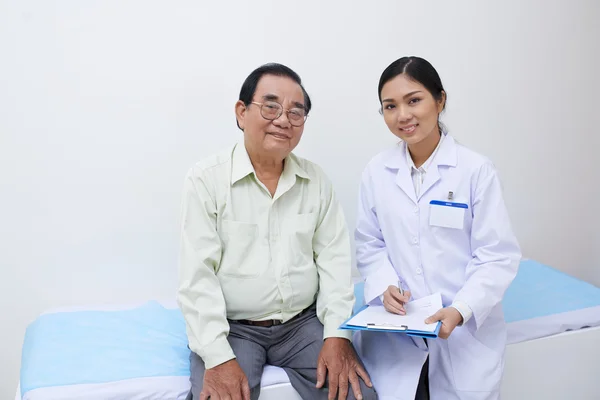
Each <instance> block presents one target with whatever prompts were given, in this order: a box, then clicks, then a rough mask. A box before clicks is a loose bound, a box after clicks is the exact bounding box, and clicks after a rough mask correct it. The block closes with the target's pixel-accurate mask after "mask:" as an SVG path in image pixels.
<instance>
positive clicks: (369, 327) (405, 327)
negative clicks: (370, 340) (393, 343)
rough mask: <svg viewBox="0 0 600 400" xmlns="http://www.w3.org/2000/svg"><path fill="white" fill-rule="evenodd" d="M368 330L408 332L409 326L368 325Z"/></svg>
mask: <svg viewBox="0 0 600 400" xmlns="http://www.w3.org/2000/svg"><path fill="white" fill-rule="evenodd" d="M367 329H388V330H391V331H406V330H408V326H406V325H391V324H379V325H378V324H369V323H368V324H367Z"/></svg>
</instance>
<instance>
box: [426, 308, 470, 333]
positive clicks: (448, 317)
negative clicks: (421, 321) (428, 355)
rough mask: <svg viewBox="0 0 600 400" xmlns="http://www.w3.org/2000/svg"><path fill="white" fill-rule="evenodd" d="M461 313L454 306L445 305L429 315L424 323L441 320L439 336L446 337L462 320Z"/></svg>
mask: <svg viewBox="0 0 600 400" xmlns="http://www.w3.org/2000/svg"><path fill="white" fill-rule="evenodd" d="M462 320H463V318H462V315H460V313H459V312H458V310H457V309H456V308H454V307H445V308H442V309H440V310H438V312H436V313H435V314H433V315H432V316H431V317H429V318H427V319H426V320H425V323H426V324H433V323H435V322H438V321H442V326H441V327H440V333H439V335H438V336H439V337H441V338H442V339H448V338H449V337H450V334H451V333H452V331H453V330H454V328H456V326H457V325H458V324H460V323H461V322H462Z"/></svg>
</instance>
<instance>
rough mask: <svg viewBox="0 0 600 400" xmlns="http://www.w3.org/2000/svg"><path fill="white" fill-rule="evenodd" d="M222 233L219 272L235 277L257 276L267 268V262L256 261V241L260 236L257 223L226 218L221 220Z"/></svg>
mask: <svg viewBox="0 0 600 400" xmlns="http://www.w3.org/2000/svg"><path fill="white" fill-rule="evenodd" d="M220 235H221V241H222V243H223V252H222V255H221V267H220V269H219V271H218V273H219V274H221V275H226V276H231V277H235V278H255V277H257V276H259V275H261V274H262V273H263V271H264V270H265V269H266V268H267V265H266V264H265V265H260V263H256V262H254V261H255V260H254V252H255V247H256V246H255V243H254V242H255V241H256V240H257V236H258V226H257V225H256V224H250V223H247V222H240V221H231V220H225V219H224V220H222V221H221V232H220ZM257 264H259V265H257Z"/></svg>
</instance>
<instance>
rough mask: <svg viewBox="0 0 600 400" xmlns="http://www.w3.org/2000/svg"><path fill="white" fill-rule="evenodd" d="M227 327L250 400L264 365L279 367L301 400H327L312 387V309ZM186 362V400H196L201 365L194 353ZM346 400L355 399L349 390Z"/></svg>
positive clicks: (315, 351) (319, 334) (369, 393)
mask: <svg viewBox="0 0 600 400" xmlns="http://www.w3.org/2000/svg"><path fill="white" fill-rule="evenodd" d="M229 325H230V331H229V336H228V337H227V340H228V341H229V344H230V345H231V347H232V349H233V353H234V354H235V356H236V359H237V362H238V363H239V364H240V367H241V368H242V370H243V371H244V373H245V374H246V377H247V378H248V384H249V386H250V392H251V398H252V400H257V399H258V397H259V395H260V379H261V377H262V372H263V367H264V365H265V364H270V365H274V366H277V367H281V368H283V370H284V371H285V372H286V373H287V375H288V377H289V378H290V382H291V384H292V386H293V387H294V389H296V391H297V392H298V393H299V394H300V396H301V397H302V398H303V399H306V400H318V399H323V400H326V399H327V395H328V390H327V389H326V388H325V387H324V388H321V389H317V388H316V387H315V385H316V383H317V359H318V356H319V353H320V351H321V347H322V346H323V325H322V324H321V322H320V321H319V319H318V318H317V315H316V312H315V307H314V306H313V307H311V308H310V309H308V310H307V311H306V312H304V314H302V315H300V316H299V317H296V318H294V319H292V320H290V321H288V322H286V323H285V324H282V325H275V326H271V327H260V326H250V325H244V324H240V323H238V322H235V321H229ZM190 361H191V377H190V382H191V384H192V389H191V391H190V394H189V395H188V397H187V398H188V400H191V399H195V400H197V399H199V398H200V392H201V391H202V384H203V382H204V371H205V368H204V362H203V361H202V359H201V358H200V357H199V356H198V355H197V354H195V353H194V352H192V353H191V355H190ZM358 379H359V381H360V390H361V392H362V395H363V399H364V400H375V399H377V394H376V393H375V390H374V389H373V388H369V387H368V386H367V385H365V383H364V382H363V380H362V379H361V378H360V377H359V378H358ZM327 385H328V382H326V386H327ZM336 399H337V396H336ZM347 399H350V400H355V397H354V393H353V391H352V389H351V388H350V387H349V389H348V397H347Z"/></svg>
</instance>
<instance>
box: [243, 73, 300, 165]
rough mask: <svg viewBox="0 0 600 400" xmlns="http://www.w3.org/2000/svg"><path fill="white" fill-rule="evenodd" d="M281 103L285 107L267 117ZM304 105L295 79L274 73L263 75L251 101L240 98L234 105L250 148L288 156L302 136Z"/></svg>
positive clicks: (253, 150)
mask: <svg viewBox="0 0 600 400" xmlns="http://www.w3.org/2000/svg"><path fill="white" fill-rule="evenodd" d="M255 103H259V104H255ZM277 103H279V104H277ZM279 107H283V112H281V115H279V117H277V118H275V119H273V120H270V119H267V118H273V117H274V116H276V115H277V114H279V112H278V111H279V110H278V108H279ZM304 107H305V105H304V94H303V93H302V88H301V87H300V85H299V84H297V83H296V82H294V81H293V80H292V79H290V78H288V77H283V76H275V75H264V76H263V77H262V78H260V80H259V81H258V85H257V87H256V91H255V93H254V97H253V98H252V103H251V104H249V105H248V106H246V105H244V103H243V102H242V101H238V102H237V103H236V107H235V108H236V116H237V119H238V123H239V125H240V127H241V128H242V130H243V131H244V140H245V143H246V147H247V148H248V150H249V151H251V152H253V153H259V154H264V155H269V156H275V157H277V158H281V159H283V158H285V157H286V156H287V155H288V154H289V153H290V152H291V151H292V150H294V148H295V147H296V146H297V145H298V143H299V142H300V138H301V137H302V132H303V131H304V124H303V121H304ZM286 110H290V111H289V113H288V112H286ZM265 117H267V118H265ZM296 125H300V126H296Z"/></svg>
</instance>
